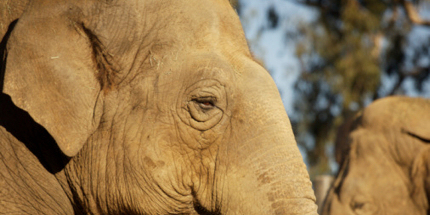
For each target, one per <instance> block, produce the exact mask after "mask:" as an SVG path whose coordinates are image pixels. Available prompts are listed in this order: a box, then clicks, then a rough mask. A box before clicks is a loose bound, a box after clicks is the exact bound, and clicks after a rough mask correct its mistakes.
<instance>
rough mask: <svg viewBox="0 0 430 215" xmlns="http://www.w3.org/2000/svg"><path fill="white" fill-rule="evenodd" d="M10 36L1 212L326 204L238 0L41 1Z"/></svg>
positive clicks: (0, 147)
mask: <svg viewBox="0 0 430 215" xmlns="http://www.w3.org/2000/svg"><path fill="white" fill-rule="evenodd" d="M8 35H10V37H9V36H8V37H7V38H6V37H5V38H3V43H4V44H7V50H6V54H5V57H4V58H5V59H4V60H3V65H4V66H3V67H2V68H4V70H3V71H1V73H0V74H1V76H0V77H2V76H4V80H2V79H3V77H2V78H0V80H1V81H2V82H4V86H3V93H4V94H1V102H0V104H1V105H0V108H1V111H2V116H1V118H0V125H1V127H0V129H1V130H0V131H1V133H0V161H1V162H0V172H1V173H2V175H0V187H1V188H0V190H2V191H0V193H1V195H0V208H1V210H2V212H17V211H18V213H19V212H20V211H26V212H27V213H46V214H60V213H61V214H81V213H88V214H197V213H198V214H316V205H315V203H314V202H315V197H314V195H313V192H312V189H311V183H310V180H309V176H308V174H307V172H306V167H305V165H304V163H303V161H302V157H301V155H300V153H299V151H298V148H297V146H296V142H295V140H294V136H293V133H292V131H291V126H290V122H289V119H288V117H287V115H286V113H285V110H284V107H283V105H282V102H281V99H280V96H279V93H278V91H277V88H276V86H275V84H274V82H273V80H272V79H271V77H270V75H269V73H268V72H267V71H266V70H265V69H264V68H263V67H262V66H261V65H259V64H258V63H256V62H255V61H254V60H253V58H252V56H251V54H250V52H249V50H248V47H247V43H246V41H245V37H244V35H243V31H242V29H241V25H240V21H239V19H238V17H237V15H236V14H235V12H234V11H233V9H232V8H231V6H230V5H229V3H228V1H215V0H214V1H209V0H206V1H201V0H186V1H164V0H163V1H160V0H156V1H155V0H153V1H151V0H145V1H144V0H141V1H110V0H109V1H105V0H103V1H95V0H94V1H89V0H77V1H54V0H34V1H31V2H30V3H29V5H28V6H27V8H26V9H25V11H24V13H23V15H22V16H21V17H20V19H19V20H18V22H17V23H16V25H14V26H12V27H10V28H9V32H8ZM12 102H13V103H12ZM27 113H28V114H27ZM12 170H13V171H12Z"/></svg>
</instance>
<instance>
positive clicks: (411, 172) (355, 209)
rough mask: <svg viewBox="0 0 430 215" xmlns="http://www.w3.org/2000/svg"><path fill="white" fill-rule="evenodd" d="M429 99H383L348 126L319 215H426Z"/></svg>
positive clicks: (429, 160)
mask: <svg viewBox="0 0 430 215" xmlns="http://www.w3.org/2000/svg"><path fill="white" fill-rule="evenodd" d="M429 110H430V100H428V99H422V98H407V97H388V98H384V99H380V100H377V101H376V102H374V103H372V104H371V105H369V106H368V107H367V108H366V109H365V110H364V111H363V112H362V113H361V114H359V115H358V116H357V118H356V119H355V121H354V122H353V125H352V129H351V131H350V132H349V138H348V142H346V143H345V144H348V145H349V150H348V154H347V156H346V157H345V159H344V161H343V164H342V166H341V168H340V171H339V173H338V175H337V177H336V179H335V182H334V184H333V187H332V189H331V190H330V191H329V193H328V196H327V199H326V202H325V205H324V207H323V212H322V214H323V215H329V214H330V215H336V214H342V215H348V214H360V215H361V214H422V215H426V214H428V213H429V203H428V194H429V191H430V177H429V176H430V172H429V170H430V145H429V143H430V114H429V113H430V112H429Z"/></svg>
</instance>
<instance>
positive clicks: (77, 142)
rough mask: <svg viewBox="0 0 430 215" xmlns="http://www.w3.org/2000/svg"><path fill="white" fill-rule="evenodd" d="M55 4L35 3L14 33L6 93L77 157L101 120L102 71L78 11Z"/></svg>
mask: <svg viewBox="0 0 430 215" xmlns="http://www.w3.org/2000/svg"><path fill="white" fill-rule="evenodd" d="M53 2H55V1H44V0H40V1H32V2H31V3H30V5H29V7H28V8H27V10H26V11H25V12H24V14H23V15H22V17H21V18H20V19H19V21H18V23H17V24H16V26H15V28H14V29H13V31H12V33H11V36H10V38H9V40H8V43H7V56H6V60H5V63H6V65H5V77H4V89H3V92H4V93H6V94H8V95H10V96H11V98H12V100H13V102H14V103H15V105H16V106H18V107H19V108H21V109H23V110H25V111H27V112H28V113H29V114H30V115H31V117H32V118H33V119H34V120H35V121H36V122H37V123H39V124H41V125H42V126H43V127H45V129H46V130H47V131H48V132H49V133H50V134H51V136H52V137H53V138H54V139H55V141H56V142H57V144H58V147H59V148H60V149H61V150H62V152H63V153H64V154H65V155H67V156H69V157H72V156H74V155H76V153H78V151H79V150H80V149H81V148H82V146H83V144H84V143H85V142H86V140H87V139H88V137H89V135H90V134H91V133H92V132H94V131H95V129H96V128H97V126H98V124H99V121H100V115H101V107H102V105H100V103H101V99H102V95H103V93H100V92H102V89H101V88H102V86H101V82H100V81H99V80H98V74H99V72H100V71H99V70H100V67H99V66H98V65H97V57H96V55H95V51H94V50H95V48H94V46H93V43H92V41H91V39H92V38H90V37H89V35H88V32H89V30H88V29H85V28H84V27H83V24H82V22H80V21H77V19H75V18H74V17H77V16H71V15H70V14H76V13H78V12H76V11H77V9H75V7H69V6H67V5H64V3H60V1H58V2H57V3H56V4H55V3H53ZM65 2H69V1H65Z"/></svg>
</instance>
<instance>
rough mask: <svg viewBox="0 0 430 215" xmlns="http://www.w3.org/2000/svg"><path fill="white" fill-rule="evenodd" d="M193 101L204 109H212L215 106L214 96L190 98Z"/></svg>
mask: <svg viewBox="0 0 430 215" xmlns="http://www.w3.org/2000/svg"><path fill="white" fill-rule="evenodd" d="M192 101H193V102H196V103H197V104H198V105H199V107H201V108H202V109H205V110H209V109H212V108H214V107H216V106H215V103H216V99H215V98H214V97H199V98H194V99H192Z"/></svg>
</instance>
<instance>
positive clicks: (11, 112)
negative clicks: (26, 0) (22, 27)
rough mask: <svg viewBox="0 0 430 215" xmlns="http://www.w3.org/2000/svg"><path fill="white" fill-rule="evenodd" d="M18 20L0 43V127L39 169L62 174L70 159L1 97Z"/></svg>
mask: <svg viewBox="0 0 430 215" xmlns="http://www.w3.org/2000/svg"><path fill="white" fill-rule="evenodd" d="M17 21H18V20H14V21H13V22H12V23H11V24H10V25H9V28H8V30H7V32H6V34H5V35H4V37H3V39H2V41H1V43H0V60H1V64H0V90H1V93H0V126H2V127H4V128H5V129H6V130H7V131H8V132H9V133H10V134H12V135H13V136H14V137H15V138H16V139H17V140H19V141H20V142H22V143H23V144H25V146H26V147H27V148H28V149H29V150H30V151H31V152H32V153H33V154H34V155H35V156H36V157H37V159H38V160H39V162H40V163H41V164H42V165H43V167H44V168H45V169H46V170H48V171H49V172H50V173H52V174H54V173H57V172H59V171H60V170H62V169H63V168H64V167H65V166H66V164H67V163H68V162H69V160H70V158H68V157H67V156H65V155H64V154H63V153H62V152H61V150H60V148H59V147H58V145H57V143H56V142H55V140H54V138H53V137H52V136H51V135H50V134H49V133H48V131H47V130H46V129H45V128H44V127H43V126H41V125H40V124H38V123H37V122H35V121H34V119H33V118H32V117H31V116H30V115H29V114H28V113H27V112H26V111H24V110H22V109H20V108H19V107H17V106H15V104H14V103H13V102H12V99H11V97H10V96H9V95H6V94H4V93H3V85H4V76H5V71H6V59H7V51H6V44H7V41H8V39H9V36H10V34H11V32H12V30H13V28H14V27H15V25H16V23H17Z"/></svg>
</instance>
